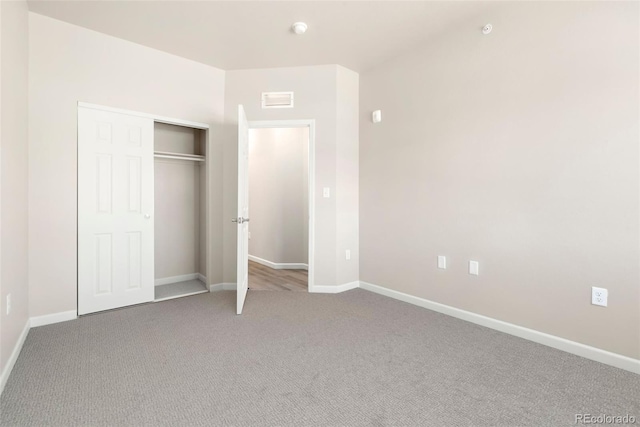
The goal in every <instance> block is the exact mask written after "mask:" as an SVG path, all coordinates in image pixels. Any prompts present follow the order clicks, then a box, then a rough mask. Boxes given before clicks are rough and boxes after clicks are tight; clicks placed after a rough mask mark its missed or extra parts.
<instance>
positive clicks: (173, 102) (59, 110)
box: [29, 13, 224, 316]
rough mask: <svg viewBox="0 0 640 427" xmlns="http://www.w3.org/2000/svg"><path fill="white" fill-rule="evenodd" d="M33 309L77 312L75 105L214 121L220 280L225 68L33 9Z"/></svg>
mask: <svg viewBox="0 0 640 427" xmlns="http://www.w3.org/2000/svg"><path fill="white" fill-rule="evenodd" d="M29 24H30V27H29V36H30V46H29V47H30V53H29V58H30V61H31V63H30V72H29V130H30V134H29V184H30V191H29V202H30V212H29V227H30V239H29V244H30V248H29V263H30V265H29V271H30V276H29V291H30V315H31V316H40V315H45V314H51V313H58V312H62V311H67V310H75V309H76V304H77V303H76V287H77V283H76V276H77V274H76V270H77V265H76V256H77V253H76V252H77V245H76V226H77V214H76V212H77V206H76V197H77V191H76V187H77V183H76V181H77V179H76V176H77V168H76V145H77V144H76V122H77V119H76V105H77V102H78V101H84V102H91V103H95V104H100V105H106V106H110V107H116V108H123V109H129V110H134V111H142V112H146V113H152V114H158V115H162V116H167V117H175V118H180V119H184V120H191V121H197V122H202V123H208V124H209V125H210V126H211V138H210V141H211V144H210V148H211V153H209V154H210V159H211V163H210V166H211V168H212V171H211V176H212V181H211V182H210V183H209V184H210V188H211V192H210V197H211V204H210V208H211V218H210V220H211V224H212V230H213V232H212V246H211V248H210V250H211V256H210V260H211V263H212V267H213V268H212V270H213V271H212V277H210V278H209V280H210V281H211V282H213V283H216V282H219V281H220V280H221V278H222V274H221V273H222V268H221V259H222V256H221V254H222V246H221V243H222V240H221V236H219V235H217V234H216V231H219V230H220V226H219V224H220V223H221V222H222V217H221V212H222V211H221V202H220V200H221V194H222V187H221V176H222V162H221V161H222V147H221V145H220V138H219V131H220V123H221V122H222V117H223V108H224V104H223V100H224V72H223V71H221V70H218V69H215V68H212V67H209V66H205V65H202V64H198V63H196V62H193V61H189V60H186V59H183V58H179V57H176V56H172V55H169V54H166V53H163V52H159V51H156V50H153V49H149V48H146V47H143V46H140V45H136V44H134V43H130V42H127V41H123V40H120V39H117V38H114V37H110V36H107V35H104V34H100V33H97V32H93V31H90V30H87V29H84V28H80V27H77V26H74V25H70V24H66V23H63V22H60V21H56V20H54V19H50V18H47V17H44V16H40V15H37V14H33V13H30V14H29Z"/></svg>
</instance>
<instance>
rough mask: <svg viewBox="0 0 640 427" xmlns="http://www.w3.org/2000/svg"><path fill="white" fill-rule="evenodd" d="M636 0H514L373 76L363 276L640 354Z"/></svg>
mask: <svg viewBox="0 0 640 427" xmlns="http://www.w3.org/2000/svg"><path fill="white" fill-rule="evenodd" d="M638 6H639V5H638V3H637V2H626V3H623V2H620V3H613V2H600V3H598V2H593V3H592V2H589V3H585V2H548V3H536V4H532V3H499V4H496V6H495V7H494V8H493V9H492V10H491V11H490V12H488V13H486V14H484V15H482V16H478V19H476V20H474V21H471V22H467V25H456V26H455V27H451V28H450V29H449V30H448V31H447V32H446V33H443V34H441V36H440V37H439V38H437V39H434V40H433V41H432V43H431V44H429V45H428V46H426V47H425V48H424V49H423V50H421V51H420V52H416V53H414V54H411V55H409V56H404V57H402V58H398V59H396V60H393V61H391V62H389V63H387V64H385V65H384V66H381V67H379V68H377V69H375V70H372V71H371V72H368V73H366V74H363V75H361V98H360V99H361V104H360V107H361V115H360V119H361V120H360V135H361V150H360V168H361V169H360V172H361V173H360V204H361V212H362V215H361V216H360V248H361V251H362V253H361V257H362V258H361V264H360V268H361V272H360V273H361V279H362V280H363V281H366V282H370V283H374V284H377V285H381V286H385V287H388V288H391V289H394V290H397V291H401V292H405V293H408V294H411V295H415V296H418V297H423V298H426V299H429V300H432V301H436V302H439V303H443V304H447V305H450V306H453V307H458V308H461V309H464V310H468V311H471V312H475V313H479V314H482V315H486V316H489V317H492V318H496V319H500V320H504V321H507V322H511V323H514V324H517V325H521V326H524V327H528V328H532V329H535V330H538V331H542V332H546V333H549V334H552V335H556V336H559V337H563V338H566V339H569V340H573V341H577V342H580V343H584V344H587V345H591V346H595V347H598V348H602V349H604V350H608V351H611V352H615V353H619V354H622V355H626V356H630V357H634V358H640V275H639V265H638V259H639V256H640V253H639V250H640V245H639V223H638V220H639V218H640V212H639V209H638V204H639V190H640V188H639V167H638V160H639V149H638V147H639V143H638V142H639V130H638V117H639V81H638V76H639V72H640V69H639V43H638V33H639V30H640V28H639V24H638V17H639V13H638V12H639V10H638ZM487 22H491V23H492V24H493V26H494V30H493V32H492V33H491V34H490V35H488V36H483V35H482V34H481V32H480V28H481V27H482V25H484V24H485V23H487ZM376 109H381V110H382V117H383V121H382V123H380V124H375V125H374V124H372V123H371V119H370V114H371V112H372V111H373V110H376ZM437 255H446V256H447V257H448V259H449V268H448V269H447V270H438V269H437V268H436V257H437ZM470 259H473V260H478V261H479V262H480V275H479V276H477V277H474V276H470V275H468V274H467V270H468V262H469V260H470ZM591 286H601V287H605V288H608V289H609V306H608V307H607V308H602V307H596V306H593V305H591V304H590V293H591Z"/></svg>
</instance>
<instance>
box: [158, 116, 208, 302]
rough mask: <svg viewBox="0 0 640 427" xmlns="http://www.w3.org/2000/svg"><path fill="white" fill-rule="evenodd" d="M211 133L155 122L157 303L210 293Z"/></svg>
mask: <svg viewBox="0 0 640 427" xmlns="http://www.w3.org/2000/svg"><path fill="white" fill-rule="evenodd" d="M206 132H207V131H206V130H204V129H194V128H190V127H185V126H177V125H172V124H165V123H159V122H155V123H154V184H155V185H154V212H155V223H154V238H155V239H154V259H155V263H154V278H155V282H154V285H155V286H154V300H155V301H163V300H167V299H172V298H178V297H184V296H189V295H195V294H199V293H204V292H209V291H208V289H207V285H206V283H207V281H206V238H205V236H206V209H205V207H206V176H207V174H206V164H207V161H206V160H207V157H206V136H207V135H206Z"/></svg>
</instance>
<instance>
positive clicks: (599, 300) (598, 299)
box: [591, 286, 609, 307]
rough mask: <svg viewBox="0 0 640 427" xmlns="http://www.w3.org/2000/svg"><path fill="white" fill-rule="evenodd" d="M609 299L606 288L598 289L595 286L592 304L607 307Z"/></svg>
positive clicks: (592, 291) (592, 293)
mask: <svg viewBox="0 0 640 427" xmlns="http://www.w3.org/2000/svg"><path fill="white" fill-rule="evenodd" d="M608 298H609V291H608V290H606V289H604V288H596V287H595V286H592V287H591V304H593V305H600V306H602V307H606V306H607V299H608Z"/></svg>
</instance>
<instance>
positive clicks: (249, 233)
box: [247, 231, 251, 240]
mask: <svg viewBox="0 0 640 427" xmlns="http://www.w3.org/2000/svg"><path fill="white" fill-rule="evenodd" d="M247 234H248V235H249V240H251V232H250V231H249V232H248V233H247Z"/></svg>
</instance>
